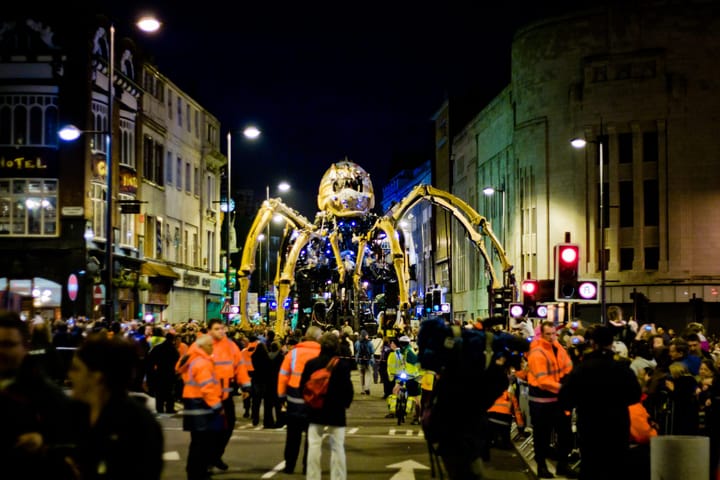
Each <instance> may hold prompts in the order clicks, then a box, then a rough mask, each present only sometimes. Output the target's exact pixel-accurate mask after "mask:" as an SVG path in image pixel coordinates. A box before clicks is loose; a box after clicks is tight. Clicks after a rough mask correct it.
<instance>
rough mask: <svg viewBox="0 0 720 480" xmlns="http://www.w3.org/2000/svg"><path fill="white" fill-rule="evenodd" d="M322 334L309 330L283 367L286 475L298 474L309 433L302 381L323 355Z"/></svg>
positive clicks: (280, 389) (281, 390) (317, 329)
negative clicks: (309, 366) (307, 369)
mask: <svg viewBox="0 0 720 480" xmlns="http://www.w3.org/2000/svg"><path fill="white" fill-rule="evenodd" d="M321 335H322V330H321V329H320V327H317V326H314V325H312V326H310V327H308V329H307V332H306V333H305V337H304V338H303V341H302V342H300V343H298V344H297V345H295V348H293V349H292V350H290V351H289V352H288V353H287V355H285V358H284V359H283V363H282V365H281V366H280V373H279V374H278V385H277V389H278V398H279V399H280V401H281V402H284V403H286V406H287V414H286V415H287V416H286V419H287V434H286V437H285V452H284V457H285V469H284V471H285V473H288V474H291V473H293V471H294V470H295V463H297V457H298V454H299V453H300V442H301V441H302V434H303V432H307V429H308V419H307V407H306V405H305V400H304V399H303V395H302V392H301V391H300V379H301V377H302V373H303V370H304V369H305V364H306V363H307V362H308V360H310V359H313V358H315V357H317V356H318V355H320V336H321ZM307 447H308V444H307V440H306V441H305V449H304V454H303V473H305V471H306V469H307Z"/></svg>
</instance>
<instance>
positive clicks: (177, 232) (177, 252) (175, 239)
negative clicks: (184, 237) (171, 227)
mask: <svg viewBox="0 0 720 480" xmlns="http://www.w3.org/2000/svg"><path fill="white" fill-rule="evenodd" d="M173 246H174V247H175V249H174V254H175V255H174V259H175V261H176V262H178V263H179V262H180V248H181V247H182V245H181V244H180V227H175V233H174V234H173Z"/></svg>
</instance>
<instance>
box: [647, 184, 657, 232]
mask: <svg viewBox="0 0 720 480" xmlns="http://www.w3.org/2000/svg"><path fill="white" fill-rule="evenodd" d="M659 203H660V193H659V192H658V181H657V180H645V181H644V182H643V211H644V212H645V215H644V216H645V226H646V227H656V226H658V225H659V224H660V207H659Z"/></svg>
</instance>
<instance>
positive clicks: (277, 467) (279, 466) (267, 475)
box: [260, 460, 285, 478]
mask: <svg viewBox="0 0 720 480" xmlns="http://www.w3.org/2000/svg"><path fill="white" fill-rule="evenodd" d="M283 468H285V460H283V461H282V462H280V463H278V464H277V465H275V467H273V469H272V470H270V471H269V472H267V473H265V474H263V476H262V477H260V478H272V477H274V476H275V474H276V473H278V472H279V471H280V470H282V469H283Z"/></svg>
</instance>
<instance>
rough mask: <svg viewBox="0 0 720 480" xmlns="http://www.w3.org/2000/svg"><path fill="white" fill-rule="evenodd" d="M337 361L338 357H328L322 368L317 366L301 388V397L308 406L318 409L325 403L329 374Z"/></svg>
mask: <svg viewBox="0 0 720 480" xmlns="http://www.w3.org/2000/svg"><path fill="white" fill-rule="evenodd" d="M337 362H338V357H333V358H332V359H330V361H329V362H328V364H327V365H325V366H324V367H323V368H318V369H317V370H315V371H314V372H313V373H312V374H311V375H310V378H309V379H308V381H307V382H306V383H305V387H304V388H303V399H305V403H306V404H307V405H308V406H309V407H310V408H315V409H320V408H322V407H323V405H324V404H325V396H326V395H327V391H328V385H329V384H330V376H331V375H332V371H333V368H335V365H336V364H337Z"/></svg>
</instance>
